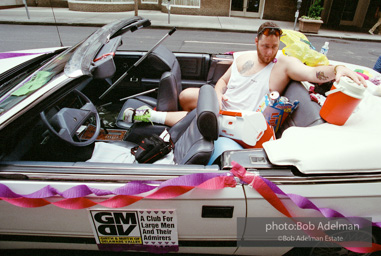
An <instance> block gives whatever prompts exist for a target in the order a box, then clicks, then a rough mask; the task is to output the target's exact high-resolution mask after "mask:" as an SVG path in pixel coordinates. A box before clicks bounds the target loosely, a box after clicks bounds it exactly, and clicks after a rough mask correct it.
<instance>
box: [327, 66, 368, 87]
mask: <svg viewBox="0 0 381 256" xmlns="http://www.w3.org/2000/svg"><path fill="white" fill-rule="evenodd" d="M334 70H335V71H336V74H335V75H336V77H335V81H336V83H339V82H340V77H342V76H347V77H349V78H351V79H352V80H353V81H354V82H355V83H357V84H359V85H360V84H362V85H363V86H365V87H367V84H366V81H365V79H364V77H362V76H360V75H359V74H357V73H356V72H354V71H352V70H350V69H349V68H347V67H345V66H342V65H337V66H335V67H334Z"/></svg>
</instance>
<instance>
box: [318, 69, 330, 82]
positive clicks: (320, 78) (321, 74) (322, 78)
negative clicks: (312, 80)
mask: <svg viewBox="0 0 381 256" xmlns="http://www.w3.org/2000/svg"><path fill="white" fill-rule="evenodd" d="M316 78H317V79H319V80H324V81H326V80H328V76H326V75H325V74H324V72H323V71H317V72H316Z"/></svg>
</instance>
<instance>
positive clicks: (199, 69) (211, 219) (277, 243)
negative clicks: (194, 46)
mask: <svg viewBox="0 0 381 256" xmlns="http://www.w3.org/2000/svg"><path fill="white" fill-rule="evenodd" d="M149 25H150V21H149V20H147V19H144V18H141V17H134V18H130V19H125V20H120V21H116V22H114V23H112V24H109V25H106V26H104V27H102V28H100V29H99V30H97V31H96V32H94V33H93V34H92V35H90V36H89V37H88V38H87V39H86V40H84V41H82V42H81V43H79V44H77V45H75V46H74V47H71V48H57V49H39V50H29V51H22V52H7V53H0V70H1V74H0V140H1V143H0V199H1V200H0V209H1V210H0V213H1V214H0V215H1V218H0V249H1V250H12V249H57V250H59V249H72V250H111V251H120V250H124V251H147V252H154V253H166V252H178V253H212V254H235V255H282V254H286V253H288V254H289V255H293V254H294V253H297V252H299V253H302V254H303V255H305V254H306V253H309V254H311V255H317V254H319V253H320V254H321V255H328V254H329V253H333V254H334V255H339V254H340V253H341V254H343V255H344V254H346V253H347V252H348V251H349V252H351V251H353V252H361V253H367V254H370V253H372V252H375V251H377V250H380V245H379V243H380V242H381V232H380V227H381V210H380V205H381V157H380V156H381V155H380V154H381V136H380V125H381V98H380V97H378V96H376V94H377V93H378V88H377V86H376V85H374V84H373V83H371V82H368V85H369V86H368V88H367V91H366V92H365V97H364V99H363V100H362V101H361V103H360V104H359V106H358V108H357V109H356V110H355V112H354V113H353V114H352V115H351V117H350V118H349V119H348V121H347V122H346V123H345V125H343V126H337V125H332V124H329V123H326V122H325V121H324V120H323V119H322V118H321V117H320V115H319V111H320V108H321V107H320V105H319V104H317V103H316V102H314V101H311V99H310V95H309V92H308V90H306V88H305V86H303V85H302V84H301V83H299V82H291V83H290V84H289V86H288V88H287V90H286V92H285V96H286V97H288V98H289V99H290V100H298V101H299V102H300V104H299V106H298V108H297V109H296V110H295V111H294V112H293V113H292V114H291V115H290V116H289V117H288V118H287V120H286V121H285V122H284V123H283V125H282V127H281V128H280V129H279V130H278V131H277V133H276V140H271V141H268V142H266V143H264V144H263V147H261V148H253V149H243V148H242V147H240V146H239V145H238V144H237V143H236V142H234V141H233V140H230V139H227V138H222V139H221V138H220V139H219V140H220V143H216V140H217V139H218V137H219V122H218V118H217V116H218V113H219V110H218V104H217V103H216V101H215V100H216V96H215V94H214V90H213V87H212V86H211V85H212V84H215V82H216V81H217V80H218V78H219V77H220V76H221V75H222V74H223V73H224V72H225V71H226V69H227V68H228V67H229V65H230V63H231V55H210V54H205V53H172V52H171V51H169V50H168V49H167V48H166V47H164V46H163V45H160V42H159V43H158V44H157V45H156V46H155V47H153V49H151V50H150V51H147V52H136V51H118V50H117V49H118V47H119V46H120V45H121V44H122V41H123V40H122V39H123V37H125V36H131V37H132V36H133V32H134V31H135V30H137V29H140V28H142V27H146V26H149ZM173 32H174V31H173V30H172V31H170V32H169V33H168V35H171V34H172V33H173ZM163 39H165V37H164V38H163ZM333 64H336V63H333ZM347 65H349V64H347ZM349 66H350V65H349ZM353 68H354V69H355V68H360V69H364V70H366V71H367V72H368V74H369V75H370V76H371V77H373V78H374V77H377V76H378V75H379V74H378V73H377V72H374V71H372V70H369V69H366V68H361V67H356V66H355V65H353ZM188 87H201V88H202V89H201V93H200V100H199V103H198V106H197V109H196V110H194V111H192V112H190V113H189V114H188V115H187V116H186V117H185V118H184V119H183V120H181V121H180V122H179V123H178V124H176V125H175V126H173V127H165V126H162V125H157V124H151V123H135V124H133V125H131V124H128V123H125V122H123V120H122V118H123V111H124V109H126V108H127V107H134V108H136V107H139V106H142V105H148V106H152V108H156V109H157V110H164V111H176V110H180V106H179V103H178V96H179V93H180V91H181V90H183V89H184V88H188ZM164 129H167V130H168V131H169V133H170V135H171V138H172V141H173V145H174V146H173V150H172V151H171V153H170V154H168V155H166V157H165V158H164V159H161V160H159V161H158V162H155V163H154V164H139V163H136V161H135V158H134V156H133V155H132V154H131V148H132V147H134V145H136V144H137V143H139V142H140V141H141V140H142V139H144V138H146V137H147V136H150V135H152V134H160V133H161V132H162V131H163V130H164ZM221 141H222V143H221ZM354 217H355V218H356V220H357V219H361V220H364V221H365V220H367V221H368V224H367V225H365V224H364V225H363V224H361V225H360V224H359V225H357V224H356V223H355V224H356V226H354V227H355V228H356V227H357V228H358V230H359V231H361V232H363V231H364V230H365V229H366V228H367V227H368V231H369V228H370V231H371V232H370V233H371V236H370V238H369V239H370V240H369V241H368V244H367V245H366V246H364V245H363V244H361V243H360V244H348V243H346V241H345V240H343V239H345V238H343V237H341V238H340V239H335V237H336V238H337V237H338V235H337V234H341V233H340V232H344V233H346V232H345V231H347V232H349V231H348V229H345V230H343V229H340V230H339V229H335V228H334V227H333V226H331V227H330V228H327V229H325V230H323V231H324V232H325V233H329V232H331V231H335V232H334V234H336V235H335V236H329V238H330V239H328V240H330V242H333V245H332V246H326V244H323V241H322V240H321V239H320V238H322V237H323V236H321V235H316V234H311V233H309V232H313V231H314V230H311V225H310V226H309V228H308V230H307V229H305V228H302V229H303V230H302V231H304V235H309V236H310V237H311V236H312V237H315V238H316V239H309V240H310V241H311V240H313V242H314V243H312V244H298V243H295V241H294V240H293V239H294V238H295V237H293V236H292V234H291V233H292V232H291V231H295V230H296V229H298V228H297V227H303V226H300V225H299V226H294V225H293V224H292V223H289V224H287V225H286V224H285V221H290V220H293V221H295V222H294V224H295V223H298V224H301V223H304V224H306V223H310V224H312V222H311V221H312V220H316V219H317V220H319V221H320V222H324V221H329V220H332V219H333V218H344V219H350V218H354ZM297 218H307V219H304V220H303V221H304V222H303V221H302V222H299V221H296V220H298V219H297ZM360 222H361V221H360ZM361 223H362V222H361ZM268 224H271V225H272V226H268ZM321 224H322V223H321ZM352 224H353V223H352ZM282 225H283V226H282ZM317 226H319V225H317ZM285 227H286V229H287V227H288V231H287V233H286V234H283V233H279V232H281V231H285ZM265 228H266V229H265ZM270 229H272V230H273V231H274V229H277V230H275V231H276V232H278V233H276V234H275V235H276V236H270V237H269V236H266V235H267V233H268V232H269V231H270ZM253 230H257V231H258V232H259V233H258V234H250V231H253ZM299 230H300V229H299ZM315 231H316V230H315ZM320 231H321V230H320ZM339 231H340V232H339ZM368 233H369V232H368ZM332 237H333V238H332ZM356 239H357V240H358V237H357V238H356ZM357 240H356V241H357ZM364 243H365V242H364ZM0 253H1V252H0ZM335 253H336V254H335Z"/></svg>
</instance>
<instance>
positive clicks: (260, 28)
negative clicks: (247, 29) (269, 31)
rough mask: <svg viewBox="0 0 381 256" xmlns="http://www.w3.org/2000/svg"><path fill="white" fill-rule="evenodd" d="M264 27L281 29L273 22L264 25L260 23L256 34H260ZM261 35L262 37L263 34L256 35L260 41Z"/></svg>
mask: <svg viewBox="0 0 381 256" xmlns="http://www.w3.org/2000/svg"><path fill="white" fill-rule="evenodd" d="M266 27H269V28H279V29H281V28H280V27H279V26H278V24H276V23H275V22H272V21H266V22H265V23H262V25H260V26H259V28H258V31H257V33H259V32H261V31H262V30H263V29H264V28H266ZM262 35H263V34H260V35H258V34H257V37H258V39H260V37H261V36H262Z"/></svg>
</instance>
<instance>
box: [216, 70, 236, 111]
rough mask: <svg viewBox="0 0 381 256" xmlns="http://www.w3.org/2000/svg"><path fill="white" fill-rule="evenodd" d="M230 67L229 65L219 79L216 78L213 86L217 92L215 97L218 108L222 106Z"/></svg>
mask: <svg viewBox="0 0 381 256" xmlns="http://www.w3.org/2000/svg"><path fill="white" fill-rule="evenodd" d="M231 69H232V66H230V67H229V69H228V70H227V71H226V72H225V74H223V76H222V77H221V78H220V79H218V81H217V83H216V86H215V87H214V89H215V90H216V93H217V98H218V102H219V104H220V108H221V107H222V99H223V95H224V93H225V92H226V89H227V86H228V82H229V79H230V76H231Z"/></svg>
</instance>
